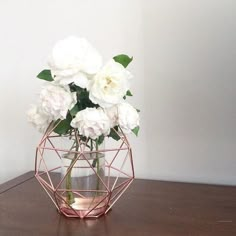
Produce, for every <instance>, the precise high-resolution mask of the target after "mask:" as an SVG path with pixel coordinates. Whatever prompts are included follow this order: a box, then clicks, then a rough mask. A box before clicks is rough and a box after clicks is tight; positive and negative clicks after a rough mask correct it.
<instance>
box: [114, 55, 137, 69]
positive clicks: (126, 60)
mask: <svg viewBox="0 0 236 236" xmlns="http://www.w3.org/2000/svg"><path fill="white" fill-rule="evenodd" d="M113 59H114V61H116V62H118V63H120V64H121V65H122V66H124V67H125V68H126V67H127V66H128V65H129V63H130V62H131V61H132V60H133V57H129V56H127V55H125V54H120V55H117V56H115V57H113Z"/></svg>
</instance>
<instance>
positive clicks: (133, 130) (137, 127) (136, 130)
mask: <svg viewBox="0 0 236 236" xmlns="http://www.w3.org/2000/svg"><path fill="white" fill-rule="evenodd" d="M132 132H133V133H134V134H135V135H136V136H138V132H139V126H136V127H135V128H134V129H132Z"/></svg>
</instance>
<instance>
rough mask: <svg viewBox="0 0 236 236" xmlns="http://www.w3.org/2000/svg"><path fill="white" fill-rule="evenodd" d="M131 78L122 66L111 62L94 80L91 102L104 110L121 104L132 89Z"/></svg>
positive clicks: (90, 96)
mask: <svg viewBox="0 0 236 236" xmlns="http://www.w3.org/2000/svg"><path fill="white" fill-rule="evenodd" d="M131 77H132V76H131V73H130V72H129V71H127V70H126V69H125V68H124V67H123V66H122V65H121V64H119V63H117V62H115V61H114V60H110V61H109V62H108V63H107V64H106V65H105V66H104V67H103V68H102V69H101V70H100V71H99V72H98V73H97V74H96V75H95V76H94V78H93V79H92V81H91V84H90V85H89V90H90V93H89V98H90V100H91V101H92V102H93V103H95V104H99V105H100V106H101V107H103V108H106V107H111V106H113V105H115V104H118V103H120V102H121V101H122V100H123V97H124V96H125V94H126V92H127V90H129V88H130V78H131Z"/></svg>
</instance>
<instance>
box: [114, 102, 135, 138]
mask: <svg viewBox="0 0 236 236" xmlns="http://www.w3.org/2000/svg"><path fill="white" fill-rule="evenodd" d="M117 108H118V124H119V125H120V127H121V128H122V130H123V131H124V133H126V134H128V133H130V132H131V131H132V129H134V128H135V127H137V126H139V114H138V112H137V110H136V109H135V108H133V107H132V106H131V105H130V104H128V103H121V104H119V105H118V106H117Z"/></svg>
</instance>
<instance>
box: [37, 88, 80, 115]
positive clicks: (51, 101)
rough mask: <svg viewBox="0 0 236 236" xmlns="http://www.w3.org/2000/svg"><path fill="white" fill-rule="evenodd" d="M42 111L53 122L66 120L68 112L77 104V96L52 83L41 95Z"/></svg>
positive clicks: (67, 89)
mask: <svg viewBox="0 0 236 236" xmlns="http://www.w3.org/2000/svg"><path fill="white" fill-rule="evenodd" d="M39 99H40V104H41V109H42V111H43V112H44V113H46V114H48V115H49V116H50V117H52V119H53V120H57V119H62V120H63V119H65V118H66V115H67V112H68V110H70V109H72V108H73V107H74V105H75V104H76V102H77V101H76V94H75V93H71V92H70V90H69V88H67V87H61V86H59V85H56V84H53V83H50V84H48V85H46V86H45V87H44V88H43V89H42V91H41V93H40V97H39Z"/></svg>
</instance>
